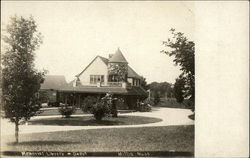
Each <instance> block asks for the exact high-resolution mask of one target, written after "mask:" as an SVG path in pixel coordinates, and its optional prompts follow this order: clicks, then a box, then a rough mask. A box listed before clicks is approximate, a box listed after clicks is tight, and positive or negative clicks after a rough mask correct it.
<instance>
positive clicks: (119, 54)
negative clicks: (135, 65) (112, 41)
mask: <svg viewBox="0 0 250 158" xmlns="http://www.w3.org/2000/svg"><path fill="white" fill-rule="evenodd" d="M109 62H115V63H128V62H127V60H126V59H125V57H124V56H123V54H122V52H121V50H120V49H119V48H118V49H117V51H116V52H115V54H114V55H112V57H111V58H110V59H109Z"/></svg>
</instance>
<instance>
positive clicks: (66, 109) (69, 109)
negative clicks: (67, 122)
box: [58, 105, 76, 118]
mask: <svg viewBox="0 0 250 158" xmlns="http://www.w3.org/2000/svg"><path fill="white" fill-rule="evenodd" d="M58 110H59V112H60V113H61V115H62V116H65V117H66V118H70V116H71V115H72V114H73V113H75V111H76V108H75V107H74V106H67V105H63V106H61V107H60V108H59V109H58Z"/></svg>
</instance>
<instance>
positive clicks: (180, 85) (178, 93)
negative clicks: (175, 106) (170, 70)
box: [174, 77, 185, 103]
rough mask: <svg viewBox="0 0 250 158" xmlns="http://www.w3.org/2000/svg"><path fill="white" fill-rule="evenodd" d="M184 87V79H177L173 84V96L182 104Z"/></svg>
mask: <svg viewBox="0 0 250 158" xmlns="http://www.w3.org/2000/svg"><path fill="white" fill-rule="evenodd" d="M184 86H185V80H184V78H181V77H179V78H177V79H176V81H175V84H174V96H175V98H176V101H177V102H178V103H182V102H183V100H184V97H183V93H184V92H183V91H184Z"/></svg>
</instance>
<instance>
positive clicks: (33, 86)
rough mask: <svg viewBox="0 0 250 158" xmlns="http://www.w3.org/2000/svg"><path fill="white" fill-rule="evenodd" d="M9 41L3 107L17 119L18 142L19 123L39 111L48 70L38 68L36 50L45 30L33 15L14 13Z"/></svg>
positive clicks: (7, 31)
mask: <svg viewBox="0 0 250 158" xmlns="http://www.w3.org/2000/svg"><path fill="white" fill-rule="evenodd" d="M5 32H6V33H7V34H6V35H4V36H3V40H4V42H5V43H6V48H5V52H4V54H3V58H2V60H3V61H2V64H3V70H2V75H3V78H2V88H3V103H4V105H3V109H4V112H5V117H6V118H8V119H10V121H11V122H14V123H15V137H16V143H18V131H19V123H20V121H21V120H22V119H24V120H26V121H27V120H29V119H30V118H31V117H32V116H34V115H36V114H37V112H39V109H40V107H41V105H40V104H39V100H38V97H37V94H38V90H39V89H40V84H41V83H42V82H43V81H44V78H43V77H44V73H43V72H38V71H37V70H36V69H35V68H34V63H33V62H34V57H35V54H34V51H35V50H36V49H37V48H38V47H39V46H40V43H41V42H42V40H41V34H40V33H38V31H37V25H36V23H35V20H34V19H33V17H29V18H27V19H26V18H23V17H17V16H14V17H11V18H10V23H9V24H8V25H7V26H6V30H5Z"/></svg>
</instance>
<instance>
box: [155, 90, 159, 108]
mask: <svg viewBox="0 0 250 158" xmlns="http://www.w3.org/2000/svg"><path fill="white" fill-rule="evenodd" d="M159 102H160V95H159V93H158V92H155V93H154V104H155V105H156V104H158V103H159Z"/></svg>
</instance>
